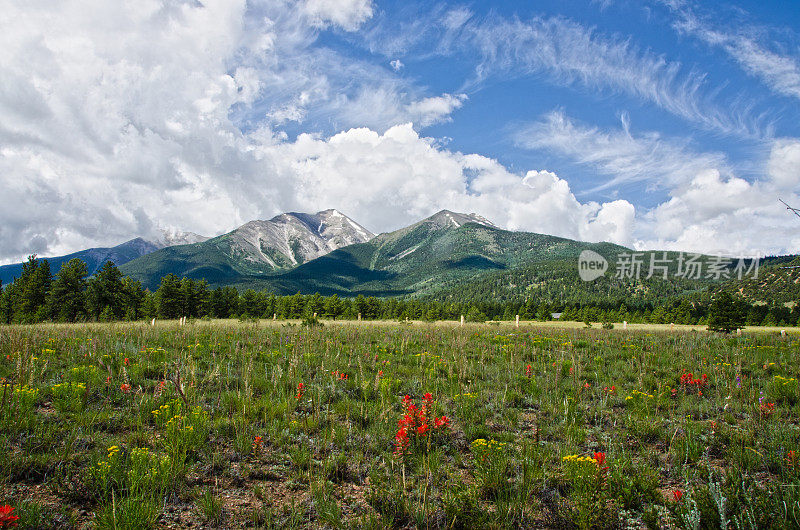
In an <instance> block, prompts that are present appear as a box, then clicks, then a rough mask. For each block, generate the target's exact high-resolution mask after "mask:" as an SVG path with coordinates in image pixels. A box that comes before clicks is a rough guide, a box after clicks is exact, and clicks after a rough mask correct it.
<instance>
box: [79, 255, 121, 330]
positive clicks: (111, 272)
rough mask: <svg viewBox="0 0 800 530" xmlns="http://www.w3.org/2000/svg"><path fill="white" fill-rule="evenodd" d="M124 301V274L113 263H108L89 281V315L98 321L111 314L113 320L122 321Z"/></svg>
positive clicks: (87, 295)
mask: <svg viewBox="0 0 800 530" xmlns="http://www.w3.org/2000/svg"><path fill="white" fill-rule="evenodd" d="M124 301H125V300H124V286H123V283H122V272H121V271H120V270H119V269H118V268H117V266H116V265H114V262H113V261H107V262H105V263H104V264H103V266H102V267H101V268H100V270H99V271H97V274H96V275H95V276H94V277H92V278H91V279H90V280H89V284H88V286H87V288H86V305H87V306H88V308H89V313H91V315H92V316H93V317H94V318H96V319H99V318H100V316H101V314H103V313H105V317H106V318H108V315H109V313H110V315H111V319H112V320H117V319H121V318H122V317H123V316H124V315H125V312H124ZM106 309H108V311H106Z"/></svg>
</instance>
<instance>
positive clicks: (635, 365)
mask: <svg viewBox="0 0 800 530" xmlns="http://www.w3.org/2000/svg"><path fill="white" fill-rule="evenodd" d="M579 326H581V327H573V326H566V325H564V324H562V323H551V324H546V325H537V326H531V325H527V324H523V325H522V326H521V327H520V328H516V327H515V326H514V325H513V323H512V324H509V323H502V324H497V325H493V324H482V325H477V324H467V325H465V326H463V327H462V326H459V325H458V324H453V323H447V324H440V325H432V324H422V323H408V324H407V323H385V322H380V323H367V322H361V323H347V322H345V323H342V322H337V323H327V324H326V325H325V326H322V327H303V326H300V325H298V324H297V323H293V322H261V323H250V322H233V321H213V322H194V323H190V324H188V325H186V326H182V327H179V326H177V324H176V323H175V322H159V323H157V324H156V325H155V326H150V325H146V324H135V323H134V324H87V325H38V326H19V327H0V378H2V381H1V382H0V400H2V401H0V506H2V505H5V504H7V505H9V506H11V507H12V508H13V512H12V513H11V515H12V516H19V517H20V519H19V520H18V521H17V522H18V523H19V524H20V527H22V528H50V527H53V528H69V527H75V528H91V527H99V528H149V527H157V528H184V527H190V526H194V527H214V526H218V527H223V528H236V527H256V528H263V527H265V528H272V527H281V528H328V527H330V528H353V527H362V528H390V527H395V528H397V527H399V528H414V527H417V528H517V527H562V528H572V527H575V528H591V527H598V528H601V527H616V528H642V527H649V528H666V527H673V528H768V527H774V528H787V527H798V526H800V453H798V451H800V427H798V419H799V418H800V416H799V415H798V412H800V399H799V398H800V387H798V381H797V377H798V372H799V371H800V360H799V359H798V345H799V344H800V343H798V339H797V336H796V335H793V334H791V333H790V334H788V335H787V336H781V334H780V333H779V330H777V329H771V330H765V329H762V330H759V332H757V333H756V332H751V331H749V330H748V331H746V332H745V333H744V334H742V335H741V336H731V337H724V336H719V335H712V334H709V333H707V332H704V331H697V330H686V329H681V328H682V327H681V326H676V327H675V329H674V330H671V329H670V326H669V325H667V326H658V327H647V328H645V329H642V328H641V327H640V326H637V325H629V326H628V330H625V331H623V330H622V329H620V328H621V325H617V326H616V329H614V330H601V329H597V328H599V325H596V326H594V327H593V328H592V329H581V328H583V327H584V325H583V324H580V325H579ZM3 513H5V512H3V511H2V510H0V528H2V527H3V524H4V522H3V521H4V520H5V519H4V517H8V516H7V515H3Z"/></svg>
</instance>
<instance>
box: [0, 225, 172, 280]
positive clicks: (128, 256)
mask: <svg viewBox="0 0 800 530" xmlns="http://www.w3.org/2000/svg"><path fill="white" fill-rule="evenodd" d="M158 248H159V247H158V246H157V245H156V244H155V243H152V242H150V241H145V240H144V239H142V238H140V237H137V238H136V239H131V240H130V241H126V242H125V243H122V244H121V245H117V246H116V247H110V248H90V249H86V250H81V251H79V252H74V253H72V254H68V255H66V256H56V257H52V258H44V259H47V261H48V262H49V263H50V270H51V272H52V273H53V274H56V273H57V272H58V271H59V270H61V266H62V265H63V264H65V263H67V262H68V261H69V260H71V259H73V258H78V259H82V260H83V261H85V262H86V266H87V268H88V269H89V274H90V275H91V274H94V273H95V272H97V271H98V270H99V269H100V267H102V266H103V264H104V263H105V262H106V261H113V262H114V263H115V264H116V265H121V264H123V263H128V262H129V261H131V260H133V259H136V258H138V257H140V256H144V255H146V254H149V253H151V252H154V251H156V250H158ZM21 274H22V264H21V263H14V264H12V265H3V266H1V267H0V280H2V281H3V285H7V284H9V283H11V281H12V280H13V279H14V278H19V277H20V275H21Z"/></svg>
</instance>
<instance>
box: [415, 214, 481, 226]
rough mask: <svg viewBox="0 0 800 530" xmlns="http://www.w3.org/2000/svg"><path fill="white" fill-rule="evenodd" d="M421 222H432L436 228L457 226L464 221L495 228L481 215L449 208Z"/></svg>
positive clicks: (464, 222)
mask: <svg viewBox="0 0 800 530" xmlns="http://www.w3.org/2000/svg"><path fill="white" fill-rule="evenodd" d="M422 222H423V223H429V224H433V225H434V226H435V227H437V228H459V227H461V226H462V225H464V224H466V223H477V224H479V225H483V226H488V227H491V228H495V225H494V223H492V222H491V221H489V220H488V219H486V218H485V217H483V216H481V215H478V214H476V213H468V214H467V213H458V212H453V211H450V210H441V211H439V212H437V213H435V214H433V215H432V216H430V217H428V218H427V219H425V220H424V221H422Z"/></svg>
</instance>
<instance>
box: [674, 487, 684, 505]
mask: <svg viewBox="0 0 800 530" xmlns="http://www.w3.org/2000/svg"><path fill="white" fill-rule="evenodd" d="M681 497H683V492H682V491H681V490H673V492H672V498H673V499H675V502H681Z"/></svg>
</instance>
